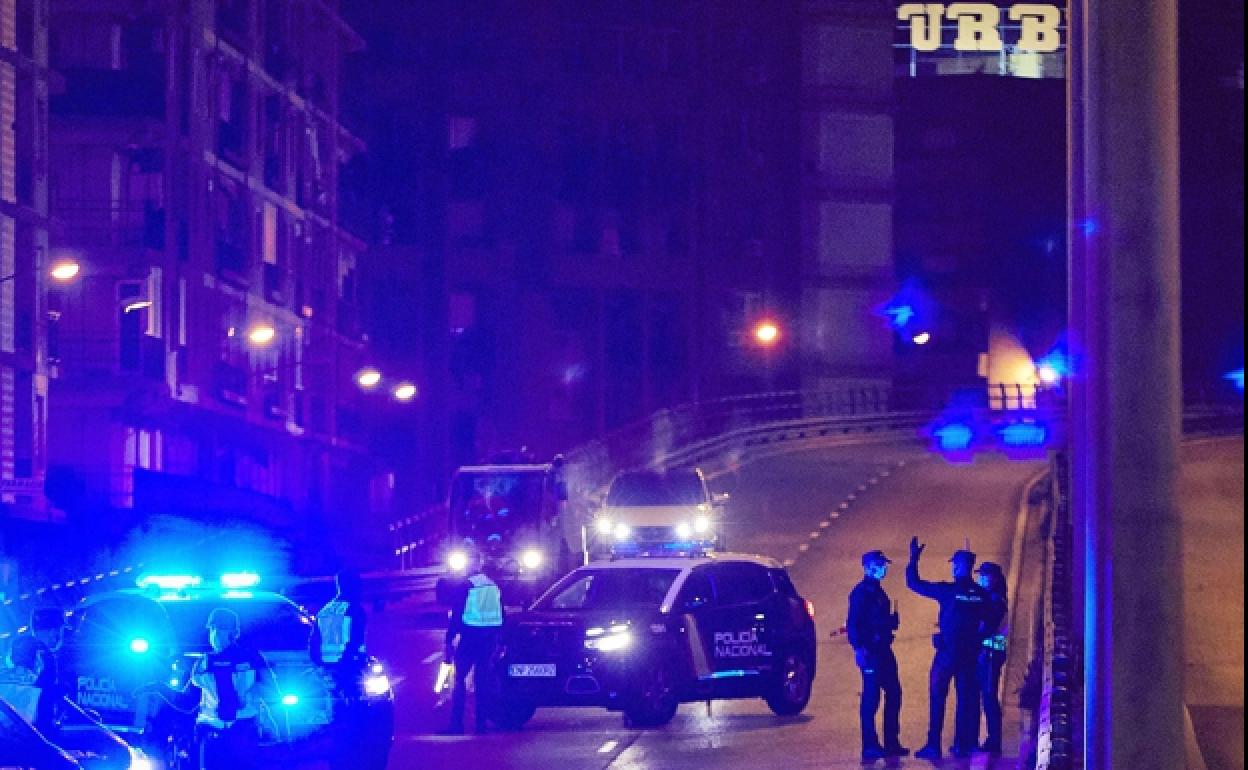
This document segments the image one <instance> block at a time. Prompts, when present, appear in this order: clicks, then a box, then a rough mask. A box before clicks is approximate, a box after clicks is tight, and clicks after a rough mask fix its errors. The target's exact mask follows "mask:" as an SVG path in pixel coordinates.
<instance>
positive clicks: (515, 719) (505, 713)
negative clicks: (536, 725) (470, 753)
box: [490, 698, 537, 730]
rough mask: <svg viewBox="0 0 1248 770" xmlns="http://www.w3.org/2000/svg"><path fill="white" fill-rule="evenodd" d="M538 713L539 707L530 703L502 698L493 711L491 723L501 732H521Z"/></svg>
mask: <svg viewBox="0 0 1248 770" xmlns="http://www.w3.org/2000/svg"><path fill="white" fill-rule="evenodd" d="M536 713H537V706H534V705H533V704H532V703H529V702H528V701H523V700H513V699H508V698H501V699H499V700H498V701H497V702H496V703H495V704H494V707H493V708H492V709H491V713H490V721H491V722H493V723H494V726H495V727H497V728H498V729H500V730H519V729H520V728H522V727H524V726H525V725H526V724H527V723H528V721H529V720H530V719H532V718H533V715H534V714H536Z"/></svg>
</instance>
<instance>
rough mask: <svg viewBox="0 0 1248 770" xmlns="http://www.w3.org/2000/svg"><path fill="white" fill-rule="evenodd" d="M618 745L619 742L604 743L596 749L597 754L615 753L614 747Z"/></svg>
mask: <svg viewBox="0 0 1248 770" xmlns="http://www.w3.org/2000/svg"><path fill="white" fill-rule="evenodd" d="M619 745H620V742H619V741H607V742H606V743H604V744H602V745H601V746H599V747H598V753H599V754H610V753H611V752H613V751H615V747H616V746H619Z"/></svg>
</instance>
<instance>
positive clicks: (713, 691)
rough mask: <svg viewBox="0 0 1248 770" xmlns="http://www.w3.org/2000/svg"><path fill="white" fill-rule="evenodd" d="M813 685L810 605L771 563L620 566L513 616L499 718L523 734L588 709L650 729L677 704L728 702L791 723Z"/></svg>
mask: <svg viewBox="0 0 1248 770" xmlns="http://www.w3.org/2000/svg"><path fill="white" fill-rule="evenodd" d="M814 677H815V624H814V606H813V605H812V604H811V602H809V601H808V600H806V599H804V598H803V597H802V596H801V595H800V594H798V592H797V589H796V588H795V587H794V586H793V583H792V581H791V580H790V579H789V576H788V574H787V572H786V571H785V570H784V568H783V567H781V566H780V565H779V564H777V563H775V562H774V561H772V560H770V559H766V558H764V557H756V556H746V555H740V554H719V553H713V554H705V555H693V556H682V557H673V558H661V559H658V558H625V559H617V560H614V561H609V562H595V563H592V564H589V565H586V566H584V567H581V568H579V569H577V570H575V571H573V572H572V573H570V574H568V575H567V576H565V577H564V578H563V579H561V580H560V581H559V582H558V583H556V584H555V585H554V586H553V587H551V588H550V590H548V591H547V592H546V593H545V594H544V595H543V596H542V597H541V598H539V599H538V600H537V602H535V603H534V604H533V606H532V607H531V608H530V609H529V610H528V611H525V612H522V613H519V614H513V615H511V616H509V617H508V618H507V621H506V623H505V625H504V628H503V633H502V642H501V649H500V652H499V657H498V662H497V665H496V668H495V677H494V678H495V679H496V685H495V686H496V687H497V688H498V689H497V692H496V697H494V698H493V699H492V702H493V705H492V707H491V708H492V711H493V713H492V714H491V719H492V720H493V721H494V722H495V723H496V724H497V725H499V726H500V727H504V728H518V727H520V726H522V725H523V724H524V723H525V722H527V721H528V720H529V719H530V718H532V716H533V714H534V713H535V712H536V710H537V709H538V708H541V707H547V706H560V707H577V706H581V707H598V708H606V709H608V710H611V711H619V712H622V713H623V715H624V717H625V720H626V721H627V722H628V723H629V724H631V725H633V726H636V727H654V726H660V725H664V724H666V723H667V722H669V721H670V720H671V719H672V717H673V716H674V715H675V713H676V711H677V708H678V707H679V705H680V704H681V703H684V702H692V701H711V700H718V699H727V698H762V699H763V700H764V701H765V702H766V703H767V705H768V706H769V707H770V709H771V710H772V711H773V712H774V713H775V714H777V715H794V714H798V713H800V712H801V711H802V710H804V709H805V708H806V704H807V703H808V702H809V700H810V695H811V687H812V685H813V682H814Z"/></svg>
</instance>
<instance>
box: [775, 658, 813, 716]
mask: <svg viewBox="0 0 1248 770" xmlns="http://www.w3.org/2000/svg"><path fill="white" fill-rule="evenodd" d="M814 670H815V667H814V665H813V661H811V659H810V656H809V655H808V654H805V653H797V652H790V653H788V654H786V655H785V656H784V662H783V663H782V664H781V666H780V672H779V676H778V678H777V680H776V682H775V683H774V684H773V685H772V691H771V692H770V693H769V694H767V695H766V696H764V700H766V701H767V706H768V708H770V709H771V710H772V712H773V713H775V714H776V715H778V716H782V717H789V716H794V715H795V714H800V713H802V711H804V710H805V709H806V704H807V703H809V702H810V693H811V689H812V688H811V685H812V684H813V683H814Z"/></svg>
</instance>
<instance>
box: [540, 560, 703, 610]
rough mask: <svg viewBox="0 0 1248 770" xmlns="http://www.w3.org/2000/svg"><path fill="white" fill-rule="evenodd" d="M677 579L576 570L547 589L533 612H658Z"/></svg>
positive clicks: (654, 573)
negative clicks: (628, 610) (637, 610)
mask: <svg viewBox="0 0 1248 770" xmlns="http://www.w3.org/2000/svg"><path fill="white" fill-rule="evenodd" d="M678 575H680V570H678V569H589V570H577V571H576V572H573V573H572V574H571V575H568V576H567V577H565V578H564V579H563V580H561V581H559V583H558V584H556V585H555V587H554V588H552V589H550V591H548V592H547V593H546V595H545V596H543V597H542V598H541V599H540V600H539V601H538V603H537V604H536V605H535V606H534V609H538V610H615V609H631V608H648V609H658V608H659V607H660V605H662V604H663V599H664V598H666V596H667V592H668V590H670V589H671V587H672V583H673V582H675V580H676V577H677V576H678Z"/></svg>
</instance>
